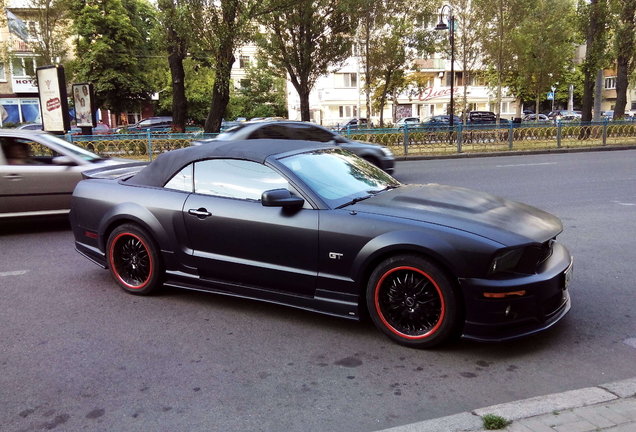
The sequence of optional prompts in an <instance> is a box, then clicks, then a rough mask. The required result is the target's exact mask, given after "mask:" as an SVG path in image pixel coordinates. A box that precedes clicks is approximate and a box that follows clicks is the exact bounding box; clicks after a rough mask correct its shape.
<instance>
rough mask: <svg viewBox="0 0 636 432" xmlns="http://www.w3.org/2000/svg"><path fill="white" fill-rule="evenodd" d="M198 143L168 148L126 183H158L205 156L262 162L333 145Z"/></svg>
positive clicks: (241, 142)
mask: <svg viewBox="0 0 636 432" xmlns="http://www.w3.org/2000/svg"><path fill="white" fill-rule="evenodd" d="M200 144H201V145H197V146H192V147H186V148H182V149H178V150H172V151H169V152H166V153H162V154H160V155H159V156H158V157H157V159H155V160H154V161H153V162H151V163H150V164H149V165H147V166H146V167H145V168H144V169H142V170H141V171H139V172H138V173H137V174H135V175H134V176H133V177H131V178H130V179H128V180H127V181H126V183H129V184H134V185H138V186H154V187H162V186H163V185H164V184H166V182H168V180H170V179H171V178H172V177H173V176H174V175H175V174H176V173H177V172H179V171H180V170H181V169H182V168H183V167H185V166H186V165H188V164H190V163H192V162H196V161H199V160H205V159H219V158H229V159H243V160H249V161H254V162H259V163H263V162H264V161H265V159H267V158H268V157H270V156H272V155H276V154H281V153H287V152H293V151H299V150H311V149H319V148H330V147H333V146H331V145H329V144H321V143H316V142H313V141H297V140H273V139H257V140H249V141H231V142H227V141H213V140H209V141H208V140H205V141H203V140H202V141H200Z"/></svg>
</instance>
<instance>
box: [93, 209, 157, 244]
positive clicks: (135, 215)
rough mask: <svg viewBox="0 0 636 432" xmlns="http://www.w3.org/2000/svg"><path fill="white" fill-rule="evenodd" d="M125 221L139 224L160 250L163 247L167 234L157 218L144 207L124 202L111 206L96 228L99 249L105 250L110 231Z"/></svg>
mask: <svg viewBox="0 0 636 432" xmlns="http://www.w3.org/2000/svg"><path fill="white" fill-rule="evenodd" d="M126 223H133V224H135V225H138V226H140V227H141V228H143V229H144V230H145V231H146V232H147V233H148V235H149V236H150V237H151V238H152V239H153V240H154V241H155V242H156V243H157V246H159V249H160V250H164V249H165V245H166V244H167V242H168V235H167V233H166V231H165V229H164V228H163V226H162V225H161V223H160V222H159V221H158V220H157V218H156V217H155V216H154V215H153V214H152V213H151V212H150V211H149V210H148V209H146V208H145V207H142V206H140V205H138V204H135V203H130V202H126V203H122V204H119V205H117V206H115V207H113V208H111V209H110V210H109V211H108V212H107V213H106V214H105V215H104V217H103V218H102V221H101V223H100V225H99V229H98V233H99V248H100V250H101V251H103V252H106V245H107V243H108V238H109V237H110V235H111V233H112V232H113V231H114V230H115V229H116V228H117V227H119V226H121V225H123V224H126Z"/></svg>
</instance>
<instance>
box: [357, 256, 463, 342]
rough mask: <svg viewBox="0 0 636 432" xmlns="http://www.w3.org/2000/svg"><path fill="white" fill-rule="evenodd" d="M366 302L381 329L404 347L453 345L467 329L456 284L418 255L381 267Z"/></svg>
mask: <svg viewBox="0 0 636 432" xmlns="http://www.w3.org/2000/svg"><path fill="white" fill-rule="evenodd" d="M366 299H367V308H368V311H369V315H370V316H371V319H372V320H373V322H374V323H375V325H376V326H377V327H378V328H379V329H380V330H381V331H382V332H383V333H384V334H385V335H387V336H388V337H389V338H390V339H392V340H394V341H395V342H397V343H399V344H401V345H404V346H408V347H412V348H431V347H434V346H436V345H439V344H441V343H443V342H445V341H447V340H450V339H453V338H454V337H455V336H456V335H457V334H459V332H461V328H462V327H463V324H464V323H463V314H462V313H461V311H462V308H461V301H460V299H459V296H458V289H456V284H455V283H453V282H452V279H451V278H450V277H449V276H448V275H447V273H446V272H445V271H444V270H443V269H442V268H441V267H440V266H439V265H437V264H435V263H434V262H432V261H431V260H429V259H426V258H424V257H421V256H418V255H397V256H394V257H391V258H389V259H387V260H385V261H383V262H382V263H381V264H380V265H378V267H377V268H376V269H375V270H374V271H373V273H372V274H371V277H370V278H369V282H368V284H367V297H366Z"/></svg>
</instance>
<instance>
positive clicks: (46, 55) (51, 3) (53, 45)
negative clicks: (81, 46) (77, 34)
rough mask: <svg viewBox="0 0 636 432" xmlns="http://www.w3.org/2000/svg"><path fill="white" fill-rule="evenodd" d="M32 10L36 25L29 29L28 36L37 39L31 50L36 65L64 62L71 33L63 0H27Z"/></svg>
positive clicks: (66, 8) (32, 17)
mask: <svg viewBox="0 0 636 432" xmlns="http://www.w3.org/2000/svg"><path fill="white" fill-rule="evenodd" d="M27 6H28V7H29V8H30V9H31V10H32V12H31V13H32V14H33V15H32V16H31V19H33V20H34V21H35V22H36V23H37V25H36V26H35V27H34V28H32V29H30V30H29V31H30V32H31V31H35V34H30V35H29V36H31V37H34V38H36V39H37V42H33V43H32V46H33V52H34V53H35V55H36V62H37V64H38V66H46V65H52V64H55V63H56V60H57V61H58V62H59V63H62V64H63V63H64V62H65V60H66V57H67V55H68V45H67V39H68V37H69V36H70V35H71V32H70V30H71V29H70V26H71V22H70V19H69V18H70V17H69V12H68V7H67V4H66V1H65V0H28V2H27Z"/></svg>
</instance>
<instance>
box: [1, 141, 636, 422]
mask: <svg viewBox="0 0 636 432" xmlns="http://www.w3.org/2000/svg"><path fill="white" fill-rule="evenodd" d="M396 172H397V174H396V177H397V178H398V179H399V180H401V181H403V182H406V183H427V182H436V183H442V184H452V185H458V186H464V187H470V188H473V189H481V190H485V191H488V192H492V193H495V194H498V195H502V196H505V197H507V198H512V199H515V200H519V201H523V202H526V203H529V204H532V205H535V206H538V207H540V208H543V209H545V210H548V211H550V212H552V213H554V214H556V215H557V216H559V217H560V218H561V219H562V220H563V222H564V226H565V230H564V233H563V234H562V235H561V236H560V237H559V238H560V241H562V242H563V243H565V244H566V245H567V246H568V248H569V249H570V251H571V252H572V254H573V255H574V257H575V278H574V281H573V282H572V284H571V288H570V289H571V295H572V302H573V307H572V311H571V312H570V314H569V315H568V316H567V317H566V318H565V320H564V321H562V322H561V323H560V324H559V325H557V326H556V327H555V328H553V329H550V330H549V331H547V332H545V333H543V334H542V335H540V336H536V337H531V338H527V339H524V340H519V341H515V342H511V343H505V344H480V343H474V342H467V341H460V342H459V343H456V344H453V345H451V346H446V347H443V348H439V349H435V350H431V351H418V350H413V349H408V348H404V347H401V346H398V345H396V344H394V343H392V342H390V341H389V340H388V339H387V338H385V337H384V336H383V335H382V334H381V333H380V332H379V331H377V330H376V329H375V328H374V327H373V325H372V324H371V323H354V322H349V321H346V320H342V319H337V318H331V317H327V316H322V315H318V314H312V313H308V312H304V311H299V310H295V309H291V308H285V307H280V306H275V305H268V304H263V303H258V302H254V301H248V300H241V299H234V298H229V297H222V296H217V295H210V294H203V293H196V292H188V291H182V290H176V289H174V290H165V291H164V292H163V294H161V295H158V296H152V297H136V296H132V295H128V294H126V293H124V292H123V291H121V290H120V289H119V288H117V286H116V285H115V283H114V282H113V281H112V280H111V278H110V275H109V273H108V272H107V271H105V270H102V269H100V268H99V267H97V266H96V265H94V264H92V263H91V262H89V261H88V260H86V259H85V258H83V257H81V256H80V255H79V254H77V253H76V252H75V251H74V249H73V242H72V235H71V232H70V231H69V227H68V224H67V223H66V222H65V220H64V219H55V220H44V221H33V222H28V223H6V222H5V223H0V430H1V431H40V430H59V431H80V430H82V431H171V432H172V431H286V432H292V431H352V432H356V431H374V430H380V429H384V428H388V427H392V426H397V425H403V424H407V423H411V422H414V421H421V420H425V419H430V418H435V417H440V416H445V415H450V414H454V413H458V412H462V411H467V410H471V409H474V408H479V407H484V406H490V405H494V404H498V403H503V402H508V401H514V400H517V399H523V398H528V397H533V396H539V395H545V394H550V393H555V392H561V391H565V390H572V389H579V388H583V387H588V386H593V385H598V384H602V383H606V382H610V381H614V380H620V379H625V378H631V377H634V376H636V368H635V367H634V365H635V364H636V324H635V318H636V295H635V290H636V287H635V283H634V281H635V280H636V265H635V264H636V263H635V258H636V240H635V239H634V236H635V234H636V151H615V152H599V153H576V154H550V155H536V156H507V157H496V158H478V159H462V160H432V161H409V162H399V163H398V165H397V171H396Z"/></svg>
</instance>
